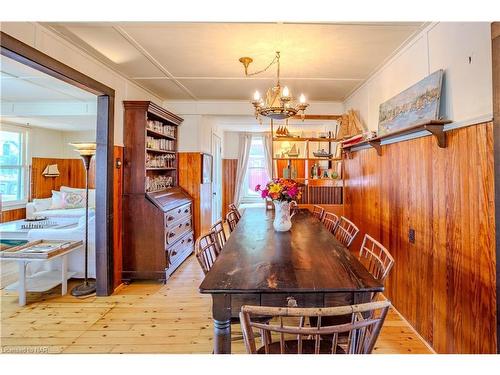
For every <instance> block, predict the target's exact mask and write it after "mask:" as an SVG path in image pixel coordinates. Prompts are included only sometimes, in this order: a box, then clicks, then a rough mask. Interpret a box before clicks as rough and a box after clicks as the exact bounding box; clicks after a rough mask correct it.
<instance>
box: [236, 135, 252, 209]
mask: <svg viewBox="0 0 500 375" xmlns="http://www.w3.org/2000/svg"><path fill="white" fill-rule="evenodd" d="M251 146H252V134H251V133H241V134H240V150H239V154H238V165H237V168H236V186H235V188H234V204H236V205H239V204H240V202H241V199H242V198H243V194H244V186H243V184H244V183H245V174H246V172H247V168H248V158H249V155H250V147H251Z"/></svg>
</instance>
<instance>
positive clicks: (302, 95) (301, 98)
mask: <svg viewBox="0 0 500 375" xmlns="http://www.w3.org/2000/svg"><path fill="white" fill-rule="evenodd" d="M299 101H300V104H304V103H305V102H306V97H305V95H304V94H300V98H299Z"/></svg>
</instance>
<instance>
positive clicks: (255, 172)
mask: <svg viewBox="0 0 500 375" xmlns="http://www.w3.org/2000/svg"><path fill="white" fill-rule="evenodd" d="M268 181H269V176H268V175H267V171H266V167H265V160H264V144H263V142H262V137H253V138H252V145H251V146H250V155H249V157H248V169H247V173H246V175H245V182H244V186H245V191H244V194H243V203H254V202H261V201H262V199H261V198H260V193H257V192H256V191H255V186H256V185H258V184H261V185H265V184H266V183H267V182H268Z"/></svg>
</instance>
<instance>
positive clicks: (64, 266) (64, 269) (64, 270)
mask: <svg viewBox="0 0 500 375" xmlns="http://www.w3.org/2000/svg"><path fill="white" fill-rule="evenodd" d="M61 277H62V280H61V295H63V296H64V295H65V294H66V293H68V256H67V255H63V256H62V259H61Z"/></svg>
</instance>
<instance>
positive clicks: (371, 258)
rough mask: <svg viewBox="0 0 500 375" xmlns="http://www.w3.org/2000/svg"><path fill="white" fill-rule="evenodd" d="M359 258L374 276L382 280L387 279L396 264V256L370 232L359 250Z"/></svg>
mask: <svg viewBox="0 0 500 375" xmlns="http://www.w3.org/2000/svg"><path fill="white" fill-rule="evenodd" d="M359 260H360V262H361V263H362V264H363V265H364V266H365V267H366V269H367V270H368V271H369V272H370V273H371V274H372V276H373V277H374V278H375V279H377V280H379V281H381V282H384V281H385V279H386V277H387V275H388V274H389V271H390V270H391V268H392V266H393V265H394V258H393V257H392V256H391V254H390V253H389V251H388V250H387V249H386V248H385V247H384V246H382V244H381V243H380V242H378V241H376V240H374V239H373V238H372V237H371V236H369V235H368V234H365V238H364V239H363V244H362V245H361V249H360V250H359Z"/></svg>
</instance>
